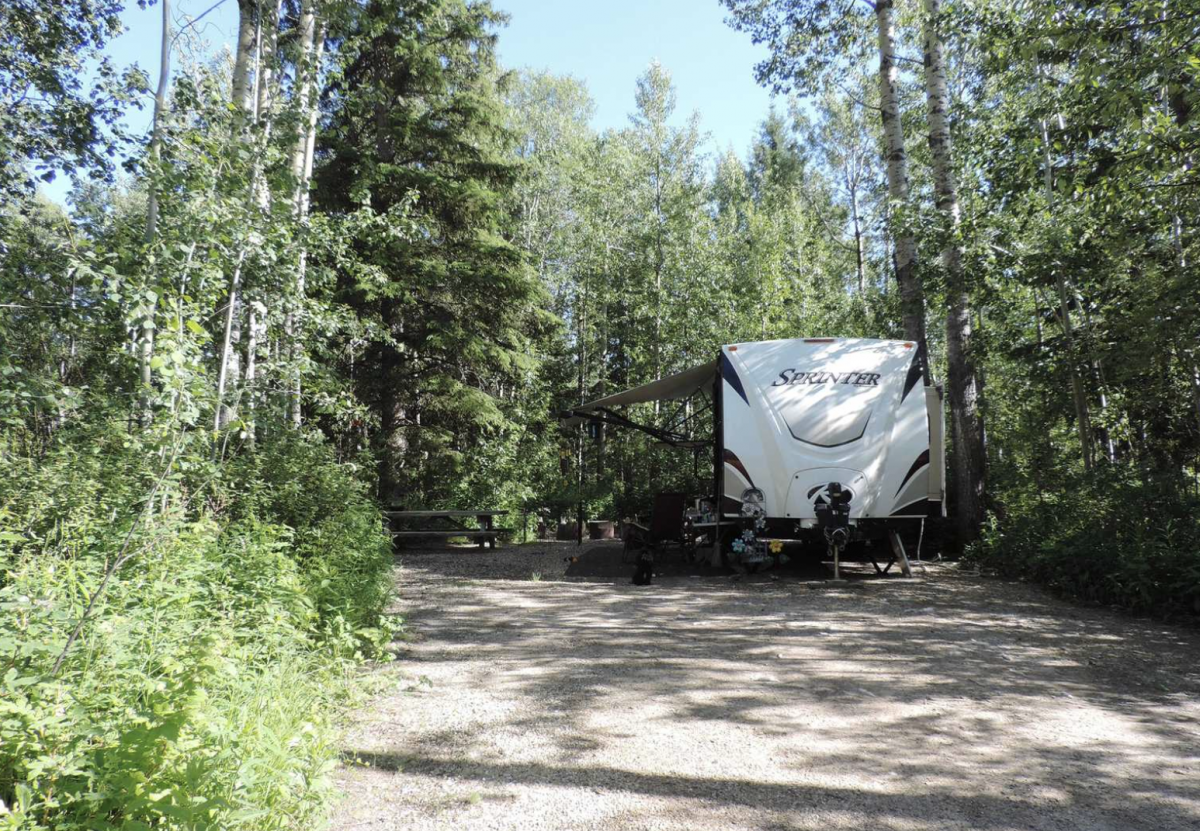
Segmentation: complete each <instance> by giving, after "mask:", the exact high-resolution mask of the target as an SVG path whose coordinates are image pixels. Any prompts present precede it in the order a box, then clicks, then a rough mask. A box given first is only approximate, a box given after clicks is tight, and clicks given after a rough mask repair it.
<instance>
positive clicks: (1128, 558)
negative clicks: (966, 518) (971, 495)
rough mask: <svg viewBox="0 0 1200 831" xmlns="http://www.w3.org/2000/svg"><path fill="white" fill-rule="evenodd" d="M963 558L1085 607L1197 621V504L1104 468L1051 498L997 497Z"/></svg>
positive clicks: (1180, 492) (1182, 492)
mask: <svg viewBox="0 0 1200 831" xmlns="http://www.w3.org/2000/svg"><path fill="white" fill-rule="evenodd" d="M1003 504H1004V509H1005V510H1004V512H1003V519H993V521H992V523H991V525H990V526H989V527H988V529H987V530H986V532H985V534H984V536H983V539H982V540H981V542H980V543H978V544H977V545H976V546H975V547H973V549H972V550H971V552H970V553H969V558H970V559H971V560H972V561H974V562H976V563H977V564H979V565H980V566H981V567H983V568H985V569H987V570H989V571H992V572H994V573H996V574H999V575H1001V576H1005V577H1016V578H1022V579H1029V580H1033V581H1036V582H1039V583H1042V584H1044V585H1046V586H1048V587H1050V588H1051V589H1053V590H1054V591H1056V592H1058V593H1060V594H1063V595H1066V596H1069V597H1072V598H1075V599H1079V600H1083V601H1086V602H1091V603H1101V604H1106V605H1115V606H1120V607H1123V608H1126V609H1130V610H1132V611H1135V612H1138V613H1142V614H1149V615H1154V616H1157V617H1181V616H1192V615H1196V614H1200V500H1198V499H1197V498H1196V497H1195V496H1194V495H1193V494H1191V493H1189V492H1188V491H1187V489H1186V488H1185V487H1183V486H1182V485H1181V484H1177V485H1176V486H1170V485H1163V484H1157V483H1146V482H1141V481H1137V480H1135V479H1132V478H1121V477H1120V475H1119V473H1118V471H1115V470H1105V471H1101V472H1100V473H1098V474H1096V475H1094V476H1092V477H1088V478H1080V479H1079V480H1078V481H1075V482H1072V483H1069V485H1068V486H1066V487H1063V488H1061V489H1056V492H1044V493H1040V494H1039V493H1036V492H1034V493H1029V492H1024V493H1023V494H1021V495H1016V494H1007V495H1006V498H1005V499H1004V501H1003Z"/></svg>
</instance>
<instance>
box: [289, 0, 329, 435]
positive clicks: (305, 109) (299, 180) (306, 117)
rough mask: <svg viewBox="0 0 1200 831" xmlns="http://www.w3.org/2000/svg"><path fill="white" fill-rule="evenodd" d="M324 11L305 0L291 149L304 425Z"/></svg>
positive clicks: (293, 351) (292, 410)
mask: <svg viewBox="0 0 1200 831" xmlns="http://www.w3.org/2000/svg"><path fill="white" fill-rule="evenodd" d="M320 11H321V2H320V0H303V2H302V3H301V6H300V20H299V23H298V29H299V44H298V47H297V63H296V92H295V96H296V114H297V126H296V135H295V143H294V145H293V147H292V154H291V172H292V181H293V183H294V191H293V194H292V212H293V216H294V218H295V221H296V225H297V228H298V229H299V233H300V235H301V242H300V249H299V253H298V255H297V262H296V278H295V282H294V284H293V286H292V297H291V298H290V303H289V311H288V318H287V324H286V331H287V336H288V341H289V343H288V349H289V351H290V356H289V357H290V359H291V362H292V369H291V374H292V377H291V379H290V381H289V385H290V389H289V391H288V418H289V420H290V421H291V423H292V425H293V426H295V427H299V426H300V423H301V420H302V414H303V408H302V399H301V385H302V380H301V378H302V375H303V371H302V365H303V362H304V346H303V331H302V330H303V314H304V304H305V292H306V282H307V272H308V248H307V244H306V243H305V241H304V239H303V235H304V233H305V230H306V229H307V227H308V210H309V201H310V200H309V183H310V181H311V179H312V168H313V153H314V148H315V145H316V130H317V96H316V84H317V78H318V75H319V72H320V66H321V55H322V53H323V51H324V48H325V21H324V19H323V18H322V17H321V16H320Z"/></svg>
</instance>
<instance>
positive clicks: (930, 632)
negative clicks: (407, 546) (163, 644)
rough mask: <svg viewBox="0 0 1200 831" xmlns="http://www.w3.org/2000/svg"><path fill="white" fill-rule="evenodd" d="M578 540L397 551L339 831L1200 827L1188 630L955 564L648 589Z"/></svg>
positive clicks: (1198, 665) (1199, 740)
mask: <svg viewBox="0 0 1200 831" xmlns="http://www.w3.org/2000/svg"><path fill="white" fill-rule="evenodd" d="M573 550H574V546H573V545H570V544H558V545H548V546H547V545H543V546H539V547H529V548H528V549H523V548H517V547H510V548H502V549H500V550H499V551H498V552H495V553H493V552H482V553H479V552H476V551H442V552H422V553H419V554H418V553H416V552H412V553H410V554H409V555H407V556H406V557H405V559H404V561H403V565H402V567H401V569H400V571H399V577H398V579H399V582H400V586H399V588H400V598H401V604H400V611H402V612H403V613H404V614H405V615H407V616H408V619H409V634H410V638H411V640H410V641H409V642H407V643H403V644H402V645H401V646H400V653H401V654H400V660H399V661H398V662H397V663H395V664H393V665H390V666H388V667H384V668H382V669H381V670H379V672H380V673H383V674H384V676H385V677H386V678H387V679H388V682H389V684H391V686H392V688H393V692H391V693H389V694H387V695H384V696H382V697H381V698H379V699H378V700H376V701H375V702H374V703H373V705H372V706H370V707H368V708H365V709H364V710H362V711H361V713H360V714H359V717H358V719H357V720H356V723H355V724H354V726H353V729H352V730H351V732H350V733H349V736H348V738H347V741H346V747H345V758H346V764H345V765H344V766H343V770H342V772H341V774H340V780H341V785H342V787H343V789H344V790H345V791H346V794H347V797H346V799H345V801H344V802H343V803H342V805H341V807H340V808H339V809H338V811H337V813H336V815H335V816H334V819H333V826H332V827H333V828H334V829H337V830H338V831H349V829H475V828H487V829H759V830H760V831H763V830H764V829H773V830H774V831H782V830H783V829H792V830H793V831H796V830H797V829H908V830H910V831H911V830H912V829H996V831H1000V830H1001V829H1005V830H1007V829H1045V831H1050V829H1055V831H1061V829H1114V831H1116V829H1121V831H1124V830H1125V829H1156V830H1157V829H1164V830H1166V829H1180V831H1183V829H1188V831H1191V829H1194V828H1196V827H1200V704H1198V700H1200V633H1197V632H1195V631H1193V630H1187V629H1179V628H1175V627H1170V626H1165V625H1162V624H1156V623H1151V622H1146V621H1141V620H1135V619H1130V618H1127V617H1124V616H1121V615H1118V614H1115V613H1111V612H1107V611H1102V610H1092V609H1082V608H1079V607H1074V606H1071V605H1068V604H1065V603H1063V602H1060V601H1058V600H1055V599H1053V598H1051V597H1050V596H1048V595H1047V594H1046V593H1044V592H1042V591H1040V590H1038V589H1036V588H1033V587H1030V586H1026V585H1021V584H1014V583H1006V582H1001V581H996V580H989V579H984V578H980V577H976V576H972V575H968V574H964V573H961V572H959V571H958V570H957V569H955V568H953V567H945V566H930V567H927V568H923V569H922V568H919V569H918V576H917V577H916V578H915V579H912V580H904V579H900V578H885V579H876V578H874V577H871V576H868V575H867V574H866V573H865V572H863V573H861V577H860V579H857V580H855V581H852V582H848V583H845V584H839V585H829V584H824V583H820V582H817V581H814V580H813V579H810V578H811V577H812V576H813V575H812V574H800V575H789V574H784V573H780V574H763V575H752V576H748V577H746V578H743V579H740V580H738V581H734V580H732V579H730V578H729V577H727V576H721V577H712V578H704V577H671V576H666V577H662V578H659V579H657V580H656V581H655V583H654V585H652V586H649V587H646V588H639V587H635V586H632V585H628V582H627V579H621V580H618V581H612V582H601V581H600V580H599V579H590V580H586V579H584V578H579V577H576V578H574V579H572V578H569V577H568V576H567V572H568V570H569V568H570V566H571V564H570V563H569V562H568V561H567V559H566V558H569V557H570V556H571V555H572V552H573ZM866 568H867V569H869V568H870V566H867V567H866ZM535 570H536V571H538V572H539V576H540V579H538V580H534V579H530V574H528V573H526V572H532V571H535ZM817 576H820V575H819V573H818V575H817ZM773 578H774V579H773Z"/></svg>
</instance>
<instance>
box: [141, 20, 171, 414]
mask: <svg viewBox="0 0 1200 831" xmlns="http://www.w3.org/2000/svg"><path fill="white" fill-rule="evenodd" d="M160 4H161V6H162V35H161V43H160V47H159V59H158V87H157V88H156V90H155V92H154V116H153V119H152V121H151V128H150V148H149V157H150V182H149V187H148V188H147V191H148V193H147V198H146V234H145V239H146V242H147V244H149V243H152V242H154V239H155V237H157V236H158V183H157V180H158V167H159V163H160V162H161V161H162V133H163V127H162V120H163V111H164V110H166V107H167V87H168V85H169V84H170V81H171V0H160ZM139 326H140V329H139V332H138V363H139V367H138V368H139V370H140V372H139V374H140V378H141V382H142V394H141V396H140V408H141V418H142V421H143V422H146V421H148V420H149V418H150V386H151V384H152V383H153V380H154V373H153V371H152V369H151V365H150V364H151V361H153V359H154V310H153V307H151V308H150V310H149V312H148V313H147V314H145V315H144V316H143V318H142V320H141V322H140V324H139Z"/></svg>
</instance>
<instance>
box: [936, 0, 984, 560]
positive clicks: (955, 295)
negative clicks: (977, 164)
mask: <svg viewBox="0 0 1200 831" xmlns="http://www.w3.org/2000/svg"><path fill="white" fill-rule="evenodd" d="M921 11H922V15H921V34H922V40H923V42H924V50H925V58H924V66H925V101H926V106H927V123H928V129H929V153H930V158H931V160H932V167H933V192H934V198H935V201H936V204H937V210H938V213H939V214H940V215H941V220H942V227H941V228H940V229H939V232H940V233H939V236H940V238H941V248H942V268H943V269H944V271H945V274H946V365H947V376H948V377H947V381H948V388H949V396H948V397H949V399H950V419H951V431H950V435H951V441H952V447H953V453H952V454H951V460H952V464H953V477H952V483H953V487H954V495H955V513H954V519H955V526H956V529H957V533H958V538H959V539H958V541H959V543H960V544H961V543H966V542H969V541H971V540H972V539H974V538H975V537H976V536H977V535H978V534H979V529H980V527H981V526H982V524H983V514H984V502H983V500H984V488H985V484H986V477H987V453H986V451H985V448H984V436H983V416H982V414H981V413H980V410H979V407H980V389H979V378H978V374H977V372H976V369H975V357H974V354H973V350H972V345H971V298H970V292H969V287H968V285H967V278H966V274H965V272H964V268H963V250H962V245H961V243H960V234H961V228H960V225H961V208H960V207H959V201H958V184H957V175H956V173H955V170H954V159H953V142H952V137H951V134H950V88H949V85H948V83H947V79H946V56H945V48H944V46H943V44H942V37H941V33H940V30H939V25H940V16H941V0H922V9H921Z"/></svg>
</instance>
